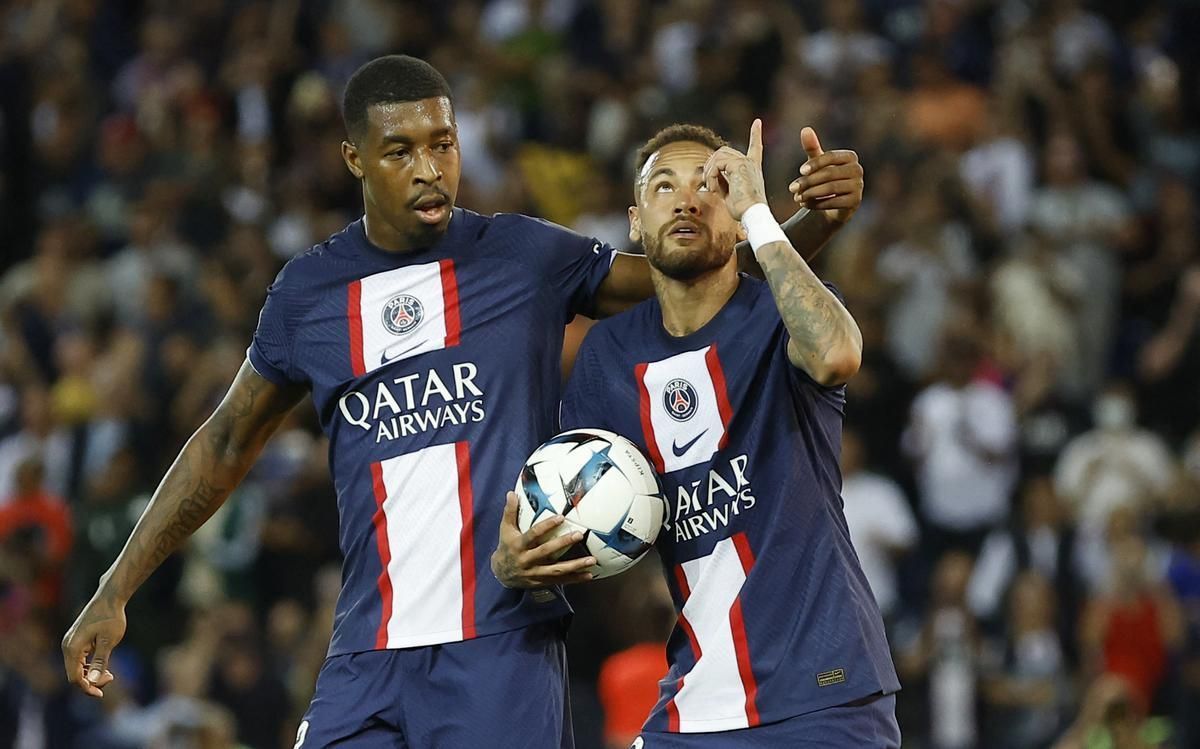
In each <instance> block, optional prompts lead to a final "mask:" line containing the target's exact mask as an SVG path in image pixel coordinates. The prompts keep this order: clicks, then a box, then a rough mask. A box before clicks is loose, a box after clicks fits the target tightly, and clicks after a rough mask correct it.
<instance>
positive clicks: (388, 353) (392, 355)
mask: <svg viewBox="0 0 1200 749" xmlns="http://www.w3.org/2000/svg"><path fill="white" fill-rule="evenodd" d="M423 345H425V341H421V342H420V343H415V344H413V345H412V346H409V347H408V348H406V349H404V350H403V351H400V352H398V353H397V352H396V351H395V349H390V348H389V349H384V350H383V354H382V355H381V356H380V357H379V363H380V364H381V365H383V364H387V363H389V362H394V361H396V360H397V359H399V358H401V357H403V356H404V355H405V354H408V353H411V352H412V351H414V350H416V349H419V348H421V346H423Z"/></svg>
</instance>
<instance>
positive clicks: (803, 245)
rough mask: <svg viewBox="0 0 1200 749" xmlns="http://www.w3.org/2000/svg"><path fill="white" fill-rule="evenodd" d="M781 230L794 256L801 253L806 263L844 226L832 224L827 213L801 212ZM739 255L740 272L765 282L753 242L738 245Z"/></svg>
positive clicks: (782, 225) (781, 225) (807, 210)
mask: <svg viewBox="0 0 1200 749" xmlns="http://www.w3.org/2000/svg"><path fill="white" fill-rule="evenodd" d="M779 226H780V228H782V229H783V232H784V233H785V234H787V237H788V239H790V240H791V242H792V247H794V248H795V252H798V253H800V257H802V258H804V259H805V260H809V261H811V260H812V259H813V258H815V257H816V256H817V255H818V254H820V252H821V250H822V249H823V248H824V247H825V244H826V243H828V242H829V240H830V238H831V237H833V235H834V234H836V233H837V231H838V229H840V228H842V227H843V226H845V223H837V222H834V221H831V220H830V219H829V217H828V216H827V215H826V214H825V212H824V211H810V210H809V209H807V208H801V209H800V210H798V211H796V212H795V213H793V214H792V215H791V216H789V217H788V219H787V221H784V222H783V223H782V224H780V225H779ZM737 253H738V270H740V271H742V272H744V273H749V274H750V275H752V276H754V277H755V278H765V275H764V273H763V269H762V266H761V265H759V263H758V260H757V259H756V258H755V257H754V250H752V249H751V248H750V242H748V241H742V242H738V244H737Z"/></svg>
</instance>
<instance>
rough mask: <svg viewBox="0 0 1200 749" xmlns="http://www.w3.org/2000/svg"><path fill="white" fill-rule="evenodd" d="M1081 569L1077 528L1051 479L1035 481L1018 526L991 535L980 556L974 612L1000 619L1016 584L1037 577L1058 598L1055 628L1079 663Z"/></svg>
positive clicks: (1025, 493) (1028, 486) (1024, 496)
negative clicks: (1030, 574)
mask: <svg viewBox="0 0 1200 749" xmlns="http://www.w3.org/2000/svg"><path fill="white" fill-rule="evenodd" d="M1075 565H1076V548H1075V530H1074V528H1073V527H1072V526H1071V524H1070V522H1069V516H1068V515H1067V513H1066V512H1065V510H1064V508H1063V507H1062V505H1061V503H1060V502H1059V500H1058V497H1057V495H1056V494H1055V493H1054V484H1053V483H1052V482H1051V481H1050V479H1049V477H1046V476H1035V477H1032V478H1029V479H1027V480H1026V481H1025V483H1024V485H1023V486H1022V489H1021V492H1020V515H1019V518H1018V519H1017V522H1015V523H1013V525H1012V526H1011V527H1009V528H1004V529H1000V530H996V531H993V532H992V533H991V534H989V535H988V537H987V539H986V540H985V541H984V543H983V548H982V549H981V550H980V552H979V559H978V560H977V561H976V563H975V571H974V573H973V574H972V575H971V583H970V587H969V588H968V594H967V597H968V600H969V601H970V604H971V610H972V611H973V612H974V613H975V615H976V616H978V617H979V618H980V619H981V620H982V621H989V622H994V621H996V620H997V619H998V618H999V617H1000V615H1001V614H1003V613H1004V609H1003V603H1004V601H1005V599H1006V597H1008V596H1009V595H1010V592H1009V591H1010V590H1011V588H1012V585H1013V582H1014V580H1016V579H1017V578H1018V577H1019V576H1020V575H1023V574H1024V573H1027V572H1034V573H1037V575H1038V576H1039V579H1040V580H1043V581H1045V582H1046V584H1048V585H1049V586H1050V588H1051V591H1052V592H1053V593H1054V597H1055V598H1056V599H1057V604H1056V606H1055V609H1056V621H1055V628H1056V630H1057V632H1058V636H1059V638H1060V642H1061V643H1062V644H1063V650H1064V655H1065V656H1066V657H1067V659H1068V660H1073V657H1072V656H1073V654H1074V648H1073V647H1071V646H1072V644H1073V643H1074V641H1075V634H1076V633H1075V631H1074V623H1075V621H1076V617H1077V615H1078V611H1079V608H1080V606H1081V605H1082V595H1081V593H1082V590H1083V581H1082V580H1081V579H1080V576H1079V574H1078V571H1077V569H1076V566H1075Z"/></svg>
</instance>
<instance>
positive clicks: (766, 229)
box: [742, 203, 788, 257]
mask: <svg viewBox="0 0 1200 749" xmlns="http://www.w3.org/2000/svg"><path fill="white" fill-rule="evenodd" d="M742 227H743V228H745V230H746V239H748V240H749V241H750V249H752V250H754V256H755V257H758V250H759V248H760V247H762V246H763V245H768V244H771V243H772V242H786V241H788V238H787V235H786V234H784V233H783V229H782V228H781V227H780V226H779V224H778V223H777V222H776V221H775V217H774V216H772V215H771V209H770V207H769V206H767V204H766V203H755V204H754V205H752V206H750V207H749V208H747V209H746V211H745V213H743V214H742Z"/></svg>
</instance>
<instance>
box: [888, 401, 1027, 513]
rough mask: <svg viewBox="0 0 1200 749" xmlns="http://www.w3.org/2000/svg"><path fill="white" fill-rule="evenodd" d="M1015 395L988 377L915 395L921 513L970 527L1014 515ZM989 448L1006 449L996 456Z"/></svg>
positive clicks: (908, 439) (911, 446) (910, 437)
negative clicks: (1011, 508) (992, 456)
mask: <svg viewBox="0 0 1200 749" xmlns="http://www.w3.org/2000/svg"><path fill="white" fill-rule="evenodd" d="M1016 438H1017V422H1016V416H1015V414H1014V412H1013V405H1012V400H1011V399H1010V398H1009V396H1008V394H1007V393H1006V392H1004V391H1003V390H1001V389H1000V388H998V387H996V386H995V385H992V384H991V383H987V382H973V383H971V384H969V385H967V386H966V387H963V388H960V389H955V388H954V387H952V386H950V385H949V384H947V383H937V384H934V385H931V386H929V387H928V388H926V389H925V390H924V391H922V392H921V394H920V395H918V396H917V398H916V400H915V401H913V405H912V412H911V422H910V423H909V427H908V430H907V431H906V432H905V436H904V442H905V447H906V448H907V450H908V452H909V453H910V454H911V455H913V456H914V457H915V458H916V459H917V461H918V463H917V487H918V489H919V491H920V495H921V512H922V514H924V516H925V517H926V518H927V519H928V520H929V521H930V522H931V523H933V524H934V525H936V526H939V527H941V528H945V529H947V530H954V531H970V530H978V529H981V528H986V527H988V526H991V525H995V524H997V523H1000V522H1001V521H1003V520H1004V519H1005V518H1006V517H1007V516H1008V511H1009V497H1010V495H1011V493H1012V489H1013V484H1014V482H1015V480H1016V476H1017V465H1016V456H1015V452H1014V445H1015V442H1016ZM981 450H983V451H987V452H990V453H993V454H1000V455H1001V456H1002V457H1000V459H998V460H989V459H988V458H987V457H986V456H985V455H982V454H981V452H980V451H981Z"/></svg>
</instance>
